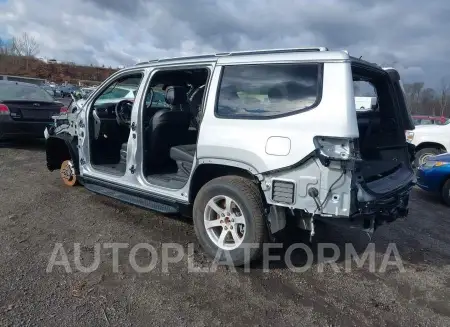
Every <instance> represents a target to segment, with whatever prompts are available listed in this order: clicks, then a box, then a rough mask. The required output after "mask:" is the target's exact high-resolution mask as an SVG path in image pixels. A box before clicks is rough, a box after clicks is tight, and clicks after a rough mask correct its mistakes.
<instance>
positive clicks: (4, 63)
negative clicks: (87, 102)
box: [0, 33, 117, 84]
mask: <svg viewBox="0 0 450 327" xmlns="http://www.w3.org/2000/svg"><path fill="white" fill-rule="evenodd" d="M39 52H40V48H39V44H38V42H37V40H36V39H35V38H34V37H32V36H31V35H29V34H27V33H23V34H22V35H20V36H17V37H13V38H12V39H11V40H10V41H9V42H5V41H3V40H1V39H0V75H17V76H26V77H36V78H42V79H47V80H50V81H53V82H56V83H62V82H69V83H74V84H77V83H78V82H84V81H85V82H86V83H85V84H88V83H89V82H101V81H103V80H105V79H106V78H108V77H109V76H110V75H111V74H112V73H114V72H115V71H117V69H112V68H111V67H110V68H106V67H105V66H102V67H95V66H93V65H90V66H83V65H76V64H75V63H73V62H71V63H47V62H45V61H43V60H40V59H38V58H36V56H37V55H38V54H39Z"/></svg>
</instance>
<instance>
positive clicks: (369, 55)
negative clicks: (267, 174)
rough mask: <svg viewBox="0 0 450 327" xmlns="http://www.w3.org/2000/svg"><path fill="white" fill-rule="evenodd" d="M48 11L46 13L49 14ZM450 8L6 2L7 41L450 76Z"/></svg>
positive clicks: (77, 54)
mask: <svg viewBox="0 0 450 327" xmlns="http://www.w3.org/2000/svg"><path fill="white" fill-rule="evenodd" d="M44 8H45V10H43V9H44ZM448 17H450V1H446V0H434V1H419V0H391V1H387V0H379V1H360V0H316V1H314V2H311V1H310V0H297V1H292V0H276V1H275V0H246V1H242V0H227V1H219V0H189V1H185V0H164V1H145V0H127V1H123V0H66V1H60V0H47V1H46V2H45V6H43V5H42V3H41V2H39V1H35V0H9V1H7V2H6V3H2V2H0V21H1V22H2V29H3V30H2V31H1V32H2V33H5V31H6V32H7V33H8V34H9V35H17V34H20V33H22V32H24V31H26V32H29V33H31V34H32V35H34V36H35V37H36V39H37V40H38V41H39V43H40V47H41V55H42V56H47V57H55V58H57V59H60V60H70V61H75V62H79V63H88V64H90V63H92V64H105V65H107V66H109V65H112V66H118V65H129V64H133V63H134V62H136V61H138V60H148V59H152V58H158V57H167V56H174V55H189V54H197V53H207V52H215V51H227V50H244V49H257V48H273V47H298V46H318V45H319V46H327V47H329V48H332V49H347V50H349V51H350V53H351V54H353V55H355V56H358V57H359V56H363V58H365V59H366V60H370V61H375V62H378V63H382V64H388V65H393V66H395V67H397V68H399V70H400V71H401V72H402V74H404V77H405V79H410V80H414V79H421V80H424V81H425V82H426V83H427V84H435V83H438V82H437V81H439V80H440V78H441V77H442V76H443V75H450V69H449V68H448V67H450V57H449V56H448V53H450V41H449V40H448V36H447V31H449V30H450V21H449V20H448Z"/></svg>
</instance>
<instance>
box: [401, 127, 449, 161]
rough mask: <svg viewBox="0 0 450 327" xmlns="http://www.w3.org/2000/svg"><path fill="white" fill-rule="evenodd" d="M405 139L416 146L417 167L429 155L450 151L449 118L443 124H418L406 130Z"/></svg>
mask: <svg viewBox="0 0 450 327" xmlns="http://www.w3.org/2000/svg"><path fill="white" fill-rule="evenodd" d="M406 139H407V141H408V142H410V143H411V144H414V145H415V147H416V160H415V165H416V166H417V167H419V166H422V165H423V164H424V163H425V162H426V161H427V160H428V158H429V157H432V156H435V155H438V154H441V153H445V152H448V151H450V120H448V121H447V122H445V123H444V124H443V125H419V126H416V128H415V129H414V130H413V131H407V132H406Z"/></svg>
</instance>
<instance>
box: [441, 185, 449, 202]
mask: <svg viewBox="0 0 450 327" xmlns="http://www.w3.org/2000/svg"><path fill="white" fill-rule="evenodd" d="M441 196H442V201H444V203H445V204H446V205H448V206H450V179H448V180H447V181H446V182H445V184H444V186H443V187H442V191H441Z"/></svg>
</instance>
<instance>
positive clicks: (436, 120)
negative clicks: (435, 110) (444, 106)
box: [412, 115, 449, 125]
mask: <svg viewBox="0 0 450 327" xmlns="http://www.w3.org/2000/svg"><path fill="white" fill-rule="evenodd" d="M412 118H413V120H414V124H415V125H445V124H446V123H447V122H448V121H449V119H448V118H447V117H443V116H442V117H439V116H420V115H417V116H416V115H414V116H412Z"/></svg>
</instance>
